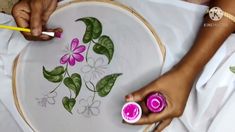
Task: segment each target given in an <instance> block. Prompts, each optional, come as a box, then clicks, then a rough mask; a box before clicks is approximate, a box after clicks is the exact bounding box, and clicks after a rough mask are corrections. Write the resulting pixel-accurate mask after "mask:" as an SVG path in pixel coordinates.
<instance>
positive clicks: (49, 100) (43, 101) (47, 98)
mask: <svg viewBox="0 0 235 132" xmlns="http://www.w3.org/2000/svg"><path fill="white" fill-rule="evenodd" d="M56 96H57V93H56V92H54V93H50V94H47V95H44V96H43V97H42V98H36V100H37V102H38V105H39V106H41V107H47V104H49V105H54V104H55V102H56V101H55V98H56Z"/></svg>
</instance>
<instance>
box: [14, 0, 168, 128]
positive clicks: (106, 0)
mask: <svg viewBox="0 0 235 132" xmlns="http://www.w3.org/2000/svg"><path fill="white" fill-rule="evenodd" d="M82 2H101V3H108V4H111V5H114V6H118V7H121V8H122V9H124V10H126V11H128V12H130V13H132V14H133V15H134V16H136V17H137V18H138V19H139V20H140V21H142V22H143V23H144V24H145V26H146V28H147V29H149V30H150V31H151V33H152V35H153V36H154V38H155V39H156V41H157V44H158V46H159V48H160V51H161V54H162V57H163V63H162V65H163V64H164V62H165V56H166V50H165V47H164V45H163V43H162V41H161V40H160V37H159V36H158V35H157V33H156V31H155V29H154V28H153V27H152V26H151V24H150V23H149V22H148V21H147V20H146V19H145V18H144V17H143V16H141V15H140V14H139V13H138V12H137V11H135V10H134V9H132V8H130V7H128V6H126V5H123V4H121V3H119V2H116V1H114V0H73V1H70V2H68V3H65V4H62V5H60V6H58V7H57V9H56V11H58V10H60V9H61V8H64V7H67V6H69V5H71V4H74V3H82ZM20 54H21V53H19V55H18V56H17V57H16V59H15V61H14V65H13V74H12V92H13V97H14V103H15V106H16V108H17V111H18V112H19V114H20V116H21V117H22V119H23V120H24V121H25V122H26V124H27V125H28V126H29V127H30V128H31V129H32V130H33V131H36V130H35V129H34V128H33V127H32V125H31V124H30V123H29V122H30V121H28V120H27V119H26V117H25V114H24V112H23V109H22V107H21V105H20V103H19V100H18V97H17V84H16V74H17V66H18V61H19V56H20ZM153 126H154V124H153V125H149V126H147V127H146V128H145V130H144V131H145V132H147V131H149V129H151V128H152V127H153Z"/></svg>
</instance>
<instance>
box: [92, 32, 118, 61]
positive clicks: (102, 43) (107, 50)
mask: <svg viewBox="0 0 235 132" xmlns="http://www.w3.org/2000/svg"><path fill="white" fill-rule="evenodd" d="M93 50H94V52H96V53H97V54H101V55H105V56H106V57H107V58H108V60H109V63H110V62H111V60H112V58H113V53H114V45H113V41H112V40H111V39H110V38H109V37H108V36H105V35H104V36H101V37H100V38H99V41H98V43H97V44H96V45H95V46H94V47H93Z"/></svg>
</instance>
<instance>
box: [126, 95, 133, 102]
mask: <svg viewBox="0 0 235 132" xmlns="http://www.w3.org/2000/svg"><path fill="white" fill-rule="evenodd" d="M126 101H127V102H130V101H133V96H132V95H131V94H129V95H127V96H126Z"/></svg>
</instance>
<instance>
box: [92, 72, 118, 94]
mask: <svg viewBox="0 0 235 132" xmlns="http://www.w3.org/2000/svg"><path fill="white" fill-rule="evenodd" d="M121 75H122V74H121V73H116V74H111V75H108V76H105V77H104V78H102V79H101V80H100V81H99V82H98V83H97V84H96V90H97V91H98V94H99V96H100V97H105V96H107V95H108V94H109V93H110V91H111V90H112V88H113V86H114V84H115V82H116V80H117V78H118V77H119V76H121Z"/></svg>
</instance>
